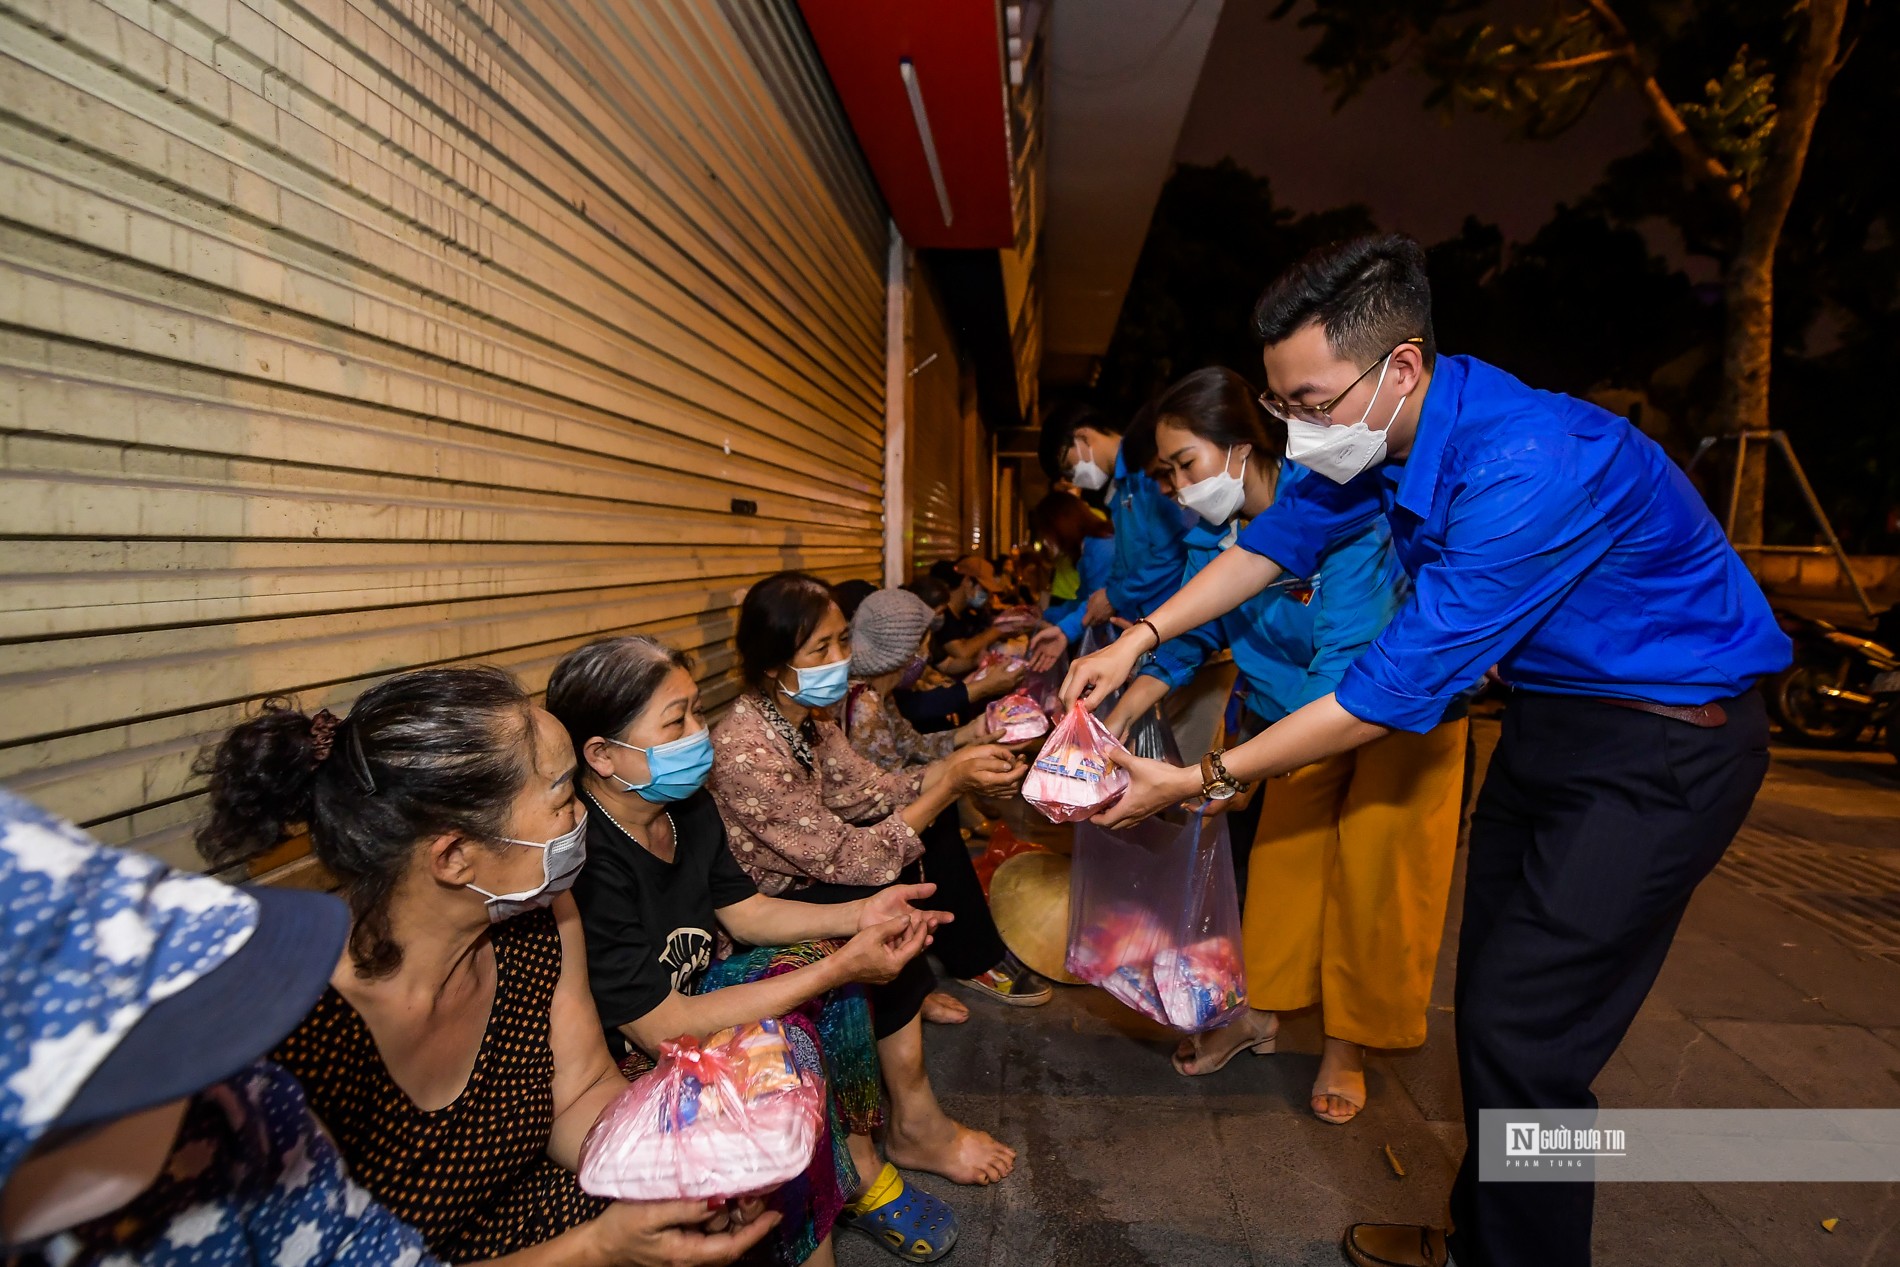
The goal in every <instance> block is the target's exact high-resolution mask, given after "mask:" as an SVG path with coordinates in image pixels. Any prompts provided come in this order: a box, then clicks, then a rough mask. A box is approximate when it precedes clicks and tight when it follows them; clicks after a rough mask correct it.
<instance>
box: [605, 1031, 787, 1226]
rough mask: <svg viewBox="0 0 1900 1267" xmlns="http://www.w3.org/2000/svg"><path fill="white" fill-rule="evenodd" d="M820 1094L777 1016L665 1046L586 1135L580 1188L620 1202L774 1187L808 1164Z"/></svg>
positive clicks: (732, 1194)
mask: <svg viewBox="0 0 1900 1267" xmlns="http://www.w3.org/2000/svg"><path fill="white" fill-rule="evenodd" d="M824 1097H825V1088H824V1082H823V1080H822V1079H820V1078H817V1077H815V1076H814V1075H812V1074H810V1073H807V1072H805V1071H804V1070H801V1069H800V1068H799V1067H798V1066H797V1064H796V1063H795V1062H794V1061H793V1060H792V1052H791V1048H790V1047H789V1046H787V1045H786V1042H785V1034H784V1031H783V1030H782V1029H781V1028H780V1026H779V1022H777V1021H775V1020H771V1019H767V1020H762V1021H755V1022H752V1023H751V1024H748V1025H741V1026H739V1027H738V1028H736V1029H726V1030H721V1031H720V1032H719V1033H717V1034H714V1035H713V1036H712V1037H710V1038H708V1039H707V1040H706V1042H705V1044H704V1045H703V1046H702V1045H701V1044H700V1043H699V1042H698V1041H697V1040H695V1039H693V1038H692V1037H690V1036H686V1037H681V1038H676V1039H674V1040H673V1041H672V1042H670V1043H662V1044H660V1063H659V1064H658V1066H656V1067H655V1068H654V1069H653V1071H652V1072H651V1073H648V1074H646V1075H644V1076H643V1077H641V1078H639V1079H637V1080H636V1081H635V1082H634V1083H633V1084H632V1085H630V1086H629V1087H628V1088H627V1089H626V1090H625V1091H624V1092H622V1093H621V1095H620V1098H619V1099H617V1100H615V1101H614V1102H613V1103H612V1104H610V1105H608V1106H607V1107H606V1109H604V1110H603V1111H602V1112H601V1115H600V1117H599V1118H598V1119H596V1120H595V1122H594V1125H593V1129H591V1130H589V1131H588V1132H587V1138H586V1140H584V1141H583V1142H582V1144H581V1164H580V1171H579V1178H580V1185H581V1188H582V1189H583V1190H585V1191H586V1192H588V1193H591V1194H592V1195H594V1196H597V1197H610V1198H613V1199H615V1200H620V1201H675V1200H697V1199H701V1198H724V1199H731V1198H734V1197H744V1196H752V1195H754V1194H757V1193H763V1192H769V1191H771V1190H772V1189H774V1188H776V1187H778V1186H779V1185H780V1184H782V1183H785V1182H786V1181H787V1180H790V1179H794V1178H796V1177H797V1176H798V1175H800V1174H802V1173H803V1172H804V1170H805V1169H806V1167H808V1166H809V1165H810V1164H811V1159H812V1151H813V1149H815V1148H816V1147H817V1144H818V1133H819V1128H820V1127H821V1126H822V1125H823V1123H824V1115H825V1099H824Z"/></svg>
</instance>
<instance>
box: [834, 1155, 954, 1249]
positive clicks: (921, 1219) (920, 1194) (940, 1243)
mask: <svg viewBox="0 0 1900 1267" xmlns="http://www.w3.org/2000/svg"><path fill="white" fill-rule="evenodd" d="M861 1203H875V1204H871V1205H870V1208H868V1209H865V1208H862V1204H861ZM838 1222H839V1223H841V1224H842V1225H844V1226H845V1227H848V1228H854V1229H856V1230H857V1231H860V1232H862V1233H864V1234H865V1235H866V1236H868V1237H870V1238H871V1239H872V1240H874V1241H876V1242H877V1243H878V1244H879V1245H881V1246H883V1247H884V1248H885V1249H888V1250H889V1251H890V1252H891V1253H893V1254H895V1255H897V1256H898V1257H899V1258H901V1259H903V1260H904V1261H905V1262H907V1263H934V1262H936V1261H937V1260H938V1259H939V1258H942V1257H943V1256H944V1255H945V1254H948V1253H949V1252H950V1248H951V1247H952V1246H953V1245H955V1244H956V1243H957V1216H956V1215H955V1214H954V1213H952V1212H951V1209H950V1207H949V1206H947V1205H945V1204H944V1203H943V1202H942V1201H939V1200H938V1199H937V1198H936V1197H933V1196H931V1195H930V1194H929V1193H928V1192H925V1191H923V1190H922V1189H920V1188H913V1187H911V1186H910V1185H909V1184H908V1183H906V1182H904V1179H903V1177H902V1176H901V1175H899V1174H898V1173H897V1167H895V1166H893V1165H891V1164H890V1163H889V1162H886V1163H885V1164H884V1169H883V1171H882V1172H881V1173H880V1174H879V1175H878V1177H877V1178H876V1179H875V1180H873V1181H872V1182H871V1185H870V1186H869V1187H868V1188H866V1189H865V1191H864V1195H863V1196H862V1197H860V1198H858V1200H857V1201H854V1202H852V1203H851V1204H850V1205H847V1206H846V1207H845V1208H844V1212H843V1213H842V1214H840V1215H839V1216H838Z"/></svg>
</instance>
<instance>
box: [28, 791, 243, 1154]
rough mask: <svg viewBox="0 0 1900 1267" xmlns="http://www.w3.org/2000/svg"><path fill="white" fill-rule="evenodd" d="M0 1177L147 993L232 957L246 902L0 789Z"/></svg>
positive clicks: (143, 1004) (170, 987) (149, 998)
mask: <svg viewBox="0 0 1900 1267" xmlns="http://www.w3.org/2000/svg"><path fill="white" fill-rule="evenodd" d="M0 912H4V919H5V928H6V937H5V941H6V944H7V953H6V962H5V967H4V968H3V969H0V1180H4V1179H5V1177H6V1176H7V1175H10V1174H12V1173H13V1168H14V1167H15V1166H17V1165H19V1164H20V1159H21V1158H23V1157H24V1156H26V1154H27V1152H28V1150H29V1149H31V1148H32V1147H33V1144H34V1142H35V1141H36V1140H38V1139H39V1137H40V1136H41V1135H42V1134H43V1133H44V1132H45V1130H46V1128H47V1127H48V1126H49V1125H51V1124H52V1123H53V1122H54V1121H56V1120H57V1119H58V1117H59V1115H60V1113H61V1112H63V1111H64V1110H65V1108H66V1106H67V1105H68V1104H70V1103H71V1102H72V1099H73V1097H74V1096H75V1095H77V1094H78V1092H79V1089H80V1088H81V1087H82V1086H84V1085H85V1082H86V1079H87V1078H89V1077H91V1076H92V1073H93V1071H94V1070H96V1069H97V1068H98V1067H99V1064H100V1062H102V1061H103V1060H104V1059H105V1058H106V1056H107V1055H108V1054H110V1053H111V1051H112V1049H113V1048H114V1047H116V1046H117V1045H118V1044H119V1041H120V1040H121V1039H123V1038H124V1037H125V1035H126V1033H127V1032H128V1031H129V1030H131V1028H132V1026H133V1025H134V1024H135V1023H137V1021H138V1020H139V1018H140V1017H142V1016H144V1015H145V1013H146V1012H147V1011H148V1010H149V1009H150V1008H151V1007H152V1005H153V1004H155V1003H157V1002H158V1001H159V1000H161V999H164V998H168V997H170V996H171V995H173V994H176V993H178V992H179V991H180V990H183V989H185V988H186V987H187V986H189V985H191V984H192V983H193V982H195V981H197V980H198V979H199V978H201V977H203V976H205V975H206V974H207V973H209V972H210V971H211V970H212V969H214V968H216V967H218V966H219V965H220V964H222V963H224V961H225V960H227V959H229V958H230V957H231V956H232V955H233V954H235V953H236V952H237V951H238V949H239V948H240V947H242V946H243V945H244V943H245V942H246V941H247V940H248V939H249V938H250V936H251V934H252V933H253V932H255V931H256V929H257V919H258V914H257V903H256V902H255V901H254V900H252V899H251V898H250V897H249V896H247V895H246V894H244V893H241V892H239V891H238V890H236V889H233V888H232V887H230V886H229V885H226V884H220V883H219V882H218V881H216V880H213V879H210V878H208V877H206V876H198V875H187V874H185V873H183V872H179V871H174V870H172V869H171V868H170V867H167V866H166V865H165V864H163V863H161V862H159V861H158V860H157V859H155V858H149V857H147V856H145V855H144V854H139V853H133V852H131V851H130V850H124V849H107V848H105V847H103V846H101V845H99V844H96V843H95V842H94V841H93V840H92V839H91V838H90V837H88V836H87V835H86V834H85V833H84V832H82V831H80V830H79V829H78V828H77V827H74V826H73V825H72V824H71V823H68V822H65V821H63V820H61V819H59V818H56V817H54V816H53V815H51V814H48V813H47V812H46V811H45V810H42V809H40V808H39V807H38V806H36V805H33V804H31V803H30V802H27V801H24V800H21V799H20V798H19V797H17V796H14V795H13V794H12V793H9V792H5V791H0Z"/></svg>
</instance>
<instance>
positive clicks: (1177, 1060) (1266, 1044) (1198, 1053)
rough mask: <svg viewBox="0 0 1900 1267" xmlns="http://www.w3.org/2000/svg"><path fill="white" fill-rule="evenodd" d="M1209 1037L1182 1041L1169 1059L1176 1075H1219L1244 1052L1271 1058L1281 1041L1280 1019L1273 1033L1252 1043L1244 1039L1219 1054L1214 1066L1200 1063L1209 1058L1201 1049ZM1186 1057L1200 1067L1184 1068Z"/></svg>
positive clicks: (1186, 1076)
mask: <svg viewBox="0 0 1900 1267" xmlns="http://www.w3.org/2000/svg"><path fill="white" fill-rule="evenodd" d="M1227 1028H1228V1029H1232V1028H1235V1027H1234V1026H1228V1027H1227ZM1226 1032H1227V1030H1226V1029H1222V1030H1216V1031H1215V1033H1221V1034H1224V1033H1226ZM1208 1037H1211V1035H1208V1034H1196V1035H1194V1037H1192V1038H1184V1039H1182V1040H1181V1043H1180V1045H1179V1046H1178V1047H1176V1048H1175V1049H1174V1055H1173V1056H1172V1057H1170V1058H1169V1059H1170V1062H1171V1063H1172V1064H1173V1065H1174V1071H1175V1072H1176V1073H1178V1074H1180V1075H1181V1076H1182V1077H1183V1078H1205V1077H1206V1076H1207V1075H1209V1074H1213V1073H1219V1072H1220V1071H1221V1070H1223V1069H1225V1068H1226V1067H1227V1065H1228V1063H1229V1062H1230V1061H1232V1060H1233V1058H1234V1057H1235V1056H1238V1055H1239V1054H1240V1053H1241V1052H1243V1051H1250V1052H1252V1053H1253V1054H1254V1055H1256V1056H1271V1055H1272V1054H1273V1049H1274V1046H1275V1044H1277V1043H1278V1042H1279V1041H1280V1018H1279V1017H1277V1016H1276V1017H1274V1019H1273V1032H1272V1033H1270V1034H1268V1035H1267V1036H1266V1037H1265V1038H1256V1039H1253V1040H1251V1041H1248V1040H1245V1039H1243V1040H1242V1041H1240V1042H1237V1043H1235V1044H1234V1045H1233V1046H1232V1047H1229V1048H1228V1049H1227V1050H1225V1051H1223V1052H1221V1053H1219V1054H1218V1056H1216V1057H1215V1060H1214V1063H1213V1064H1212V1065H1201V1064H1200V1062H1202V1061H1203V1060H1204V1059H1205V1057H1206V1056H1207V1053H1206V1051H1204V1050H1203V1049H1202V1047H1201V1040H1202V1039H1203V1038H1208ZM1184 1056H1185V1057H1186V1059H1188V1060H1192V1061H1195V1062H1196V1063H1197V1066H1199V1067H1197V1068H1194V1069H1187V1068H1184V1067H1183V1066H1182V1058H1183V1057H1184Z"/></svg>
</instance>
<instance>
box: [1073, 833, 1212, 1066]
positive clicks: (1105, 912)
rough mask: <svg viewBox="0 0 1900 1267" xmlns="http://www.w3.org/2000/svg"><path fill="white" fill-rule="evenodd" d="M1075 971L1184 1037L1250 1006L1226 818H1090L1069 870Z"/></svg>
mask: <svg viewBox="0 0 1900 1267" xmlns="http://www.w3.org/2000/svg"><path fill="white" fill-rule="evenodd" d="M1067 966H1068V970H1069V971H1070V972H1071V973H1073V974H1074V975H1075V976H1078V977H1080V978H1082V979H1083V980H1084V981H1087V982H1089V983H1090V984H1092V985H1099V986H1101V987H1102V988H1103V989H1104V990H1106V991H1108V992H1109V993H1110V994H1112V995H1114V996H1115V997H1116V998H1117V999H1119V1000H1121V1002H1123V1003H1125V1004H1127V1005H1128V1006H1129V1007H1131V1008H1133V1009H1134V1010H1135V1011H1137V1012H1140V1013H1141V1014H1142V1015H1144V1016H1146V1017H1148V1018H1149V1019H1150V1020H1154V1021H1159V1022H1160V1023H1161V1024H1163V1025H1166V1026H1169V1027H1170V1028H1172V1029H1177V1030H1180V1031H1182V1032H1183V1033H1188V1034H1198V1033H1200V1032H1202V1031H1204V1030H1210V1029H1214V1028H1217V1027H1218V1026H1221V1025H1225V1024H1226V1023H1227V1022H1228V1021H1230V1020H1232V1019H1233V1017H1234V1016H1235V1015H1236V1014H1237V1013H1238V1012H1239V1011H1240V1009H1241V1008H1243V1007H1245V1006H1246V1004H1247V981H1246V973H1245V971H1244V969H1243V968H1242V965H1241V959H1240V900H1239V896H1238V894H1237V893H1236V892H1235V890H1234V867H1233V862H1232V860H1231V857H1230V855H1229V852H1228V843H1227V820H1226V819H1225V818H1215V819H1212V820H1211V821H1210V820H1208V819H1206V818H1205V816H1204V815H1201V814H1194V815H1192V816H1191V817H1190V818H1189V819H1188V821H1187V822H1185V823H1182V822H1180V821H1175V822H1169V821H1168V820H1166V819H1162V818H1151V819H1149V820H1147V821H1146V822H1143V823H1137V824H1136V825H1135V826H1133V827H1129V828H1124V829H1121V830H1119V831H1105V830H1103V829H1102V828H1099V827H1095V826H1092V825H1089V824H1084V825H1083V826H1082V828H1081V829H1080V830H1078V831H1077V832H1076V836H1075V860H1074V864H1073V867H1072V869H1071V870H1070V872H1069V953H1068V962H1067Z"/></svg>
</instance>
